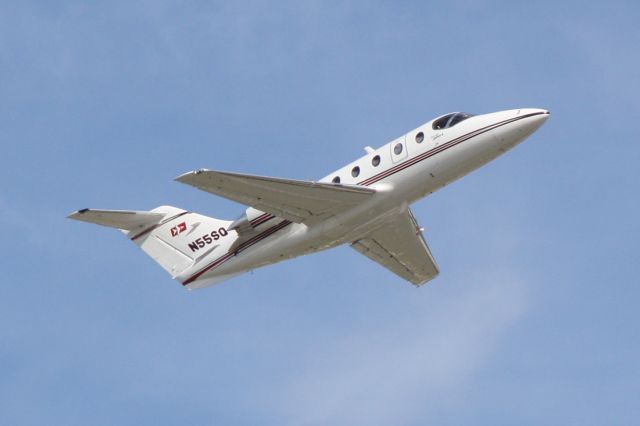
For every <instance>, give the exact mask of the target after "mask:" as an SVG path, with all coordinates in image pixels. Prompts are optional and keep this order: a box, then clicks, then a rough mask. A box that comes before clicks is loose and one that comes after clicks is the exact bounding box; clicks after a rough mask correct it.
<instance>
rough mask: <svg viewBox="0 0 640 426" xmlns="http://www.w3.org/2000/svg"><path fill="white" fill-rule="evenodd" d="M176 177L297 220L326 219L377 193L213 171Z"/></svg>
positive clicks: (359, 189)
mask: <svg viewBox="0 0 640 426" xmlns="http://www.w3.org/2000/svg"><path fill="white" fill-rule="evenodd" d="M176 180H177V181H178V182H182V183H185V184H187V185H191V186H195V187H196V188H198V189H201V190H203V191H206V192H210V193H212V194H216V195H219V196H221V197H225V198H228V199H230V200H233V201H237V202H239V203H242V204H246V205H248V206H251V207H254V208H256V209H258V210H261V211H264V212H267V213H271V214H272V215H274V216H279V217H281V218H284V219H287V220H290V221H292V222H296V223H302V222H308V221H311V220H314V219H323V218H327V217H329V216H332V215H334V214H336V213H338V212H341V211H344V210H346V209H348V208H350V207H353V206H355V205H358V204H360V203H361V202H363V201H365V200H367V199H368V198H369V197H370V196H371V195H373V194H375V192H376V191H375V190H374V189H371V188H367V187H363V186H356V185H338V184H332V183H320V182H309V181H303V180H293V179H282V178H274V177H266V176H255V175H246V174H240V173H231V172H220V171H215V170H197V171H193V172H189V173H185V174H183V175H181V176H178V177H177V178H176Z"/></svg>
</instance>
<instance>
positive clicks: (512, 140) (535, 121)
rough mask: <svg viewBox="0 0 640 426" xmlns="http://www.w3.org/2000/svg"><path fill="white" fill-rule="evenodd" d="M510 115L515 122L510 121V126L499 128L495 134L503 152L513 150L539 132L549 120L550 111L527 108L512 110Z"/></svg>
mask: <svg viewBox="0 0 640 426" xmlns="http://www.w3.org/2000/svg"><path fill="white" fill-rule="evenodd" d="M511 114H513V115H511ZM509 115H511V117H513V118H514V120H508V124H506V125H504V126H500V127H498V128H497V129H496V131H495V133H494V136H495V138H496V142H497V143H498V146H499V147H500V149H503V150H505V149H510V148H512V147H513V146H515V145H517V144H519V143H520V142H522V141H523V140H525V139H526V138H527V137H528V136H529V135H531V134H532V133H533V132H535V131H536V130H538V129H539V128H540V126H542V125H543V124H544V122H545V121H547V119H548V118H549V111H547V110H545V109H535V108H527V109H518V110H512V111H510V114H509ZM509 115H507V117H508V116H509ZM514 116H515V117H514Z"/></svg>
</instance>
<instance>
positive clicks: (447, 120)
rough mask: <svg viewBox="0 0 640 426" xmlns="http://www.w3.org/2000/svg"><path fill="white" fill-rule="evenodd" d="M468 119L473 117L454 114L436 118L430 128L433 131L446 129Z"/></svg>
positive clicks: (459, 113) (460, 113) (465, 114)
mask: <svg viewBox="0 0 640 426" xmlns="http://www.w3.org/2000/svg"><path fill="white" fill-rule="evenodd" d="M470 117H473V115H472V114H467V113H464V112H454V113H451V114H447V115H445V116H443V117H440V118H438V119H437V120H435V121H434V122H433V124H432V125H431V127H433V130H442V129H448V128H449V127H453V126H455V125H456V124H458V123H460V122H461V121H464V120H466V119H467V118H470Z"/></svg>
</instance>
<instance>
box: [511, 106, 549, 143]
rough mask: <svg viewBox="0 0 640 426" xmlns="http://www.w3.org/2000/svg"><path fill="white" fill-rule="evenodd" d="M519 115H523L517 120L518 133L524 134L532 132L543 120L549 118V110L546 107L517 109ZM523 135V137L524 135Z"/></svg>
mask: <svg viewBox="0 0 640 426" xmlns="http://www.w3.org/2000/svg"><path fill="white" fill-rule="evenodd" d="M516 114H517V115H519V116H524V118H523V119H522V120H518V122H517V124H518V126H517V127H518V130H519V132H518V133H521V134H524V135H526V136H528V135H530V134H532V133H533V132H535V131H536V130H538V129H539V128H540V126H542V125H543V124H544V123H545V121H547V120H548V119H549V115H550V112H549V111H548V110H546V109H534V108H531V109H526V110H518V112H517V113H516ZM526 136H525V137H526Z"/></svg>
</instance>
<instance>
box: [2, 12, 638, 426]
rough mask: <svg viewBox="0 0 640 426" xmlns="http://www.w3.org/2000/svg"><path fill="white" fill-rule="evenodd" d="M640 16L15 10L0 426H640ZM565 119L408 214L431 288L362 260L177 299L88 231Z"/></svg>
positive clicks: (242, 280)
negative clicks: (408, 144)
mask: <svg viewBox="0 0 640 426" xmlns="http://www.w3.org/2000/svg"><path fill="white" fill-rule="evenodd" d="M639 22H640V6H639V5H638V3H637V2H635V1H626V2H625V1H611V2H605V3H603V2H583V1H564V2H563V1H537V2H514V1H469V0H467V1H447V2H333V1H326V2H299V1H292V2H269V1H251V2H209V1H180V2H179V1H126V2H80V1H42V2H33V1H6V2H2V4H0V136H1V138H2V142H1V143H2V145H1V146H2V148H3V149H2V151H3V152H2V156H0V167H1V170H2V173H3V175H2V176H3V179H2V182H3V183H2V185H1V186H0V230H1V232H2V235H3V238H2V243H3V244H2V245H1V246H0V247H1V248H0V250H1V258H2V266H3V268H2V269H3V278H2V286H1V289H2V293H1V294H0V320H1V322H0V424H6V425H42V424H61V425H62V424H64V425H86V424H92V425H114V424H118V425H158V424H161V425H165V424H166V425H174V424H181V425H183V424H195V425H204V424H229V425H328V424H332V425H343V424H344V425H423V424H433V425H462V424H464V425H492V426H495V425H540V424H563V425H567V424H568V425H603V424H607V425H636V424H638V418H640V332H639V319H640V314H639V300H640V285H639V284H640V283H639V276H640V267H639V264H640V259H639V256H638V239H639V237H640V232H639V231H640V225H639V221H638V217H639V215H640V211H639V210H640V208H639V206H640V202H639V200H638V194H639V191H638V170H639V164H640V145H639V143H640V141H639V136H640V132H639V130H638V123H639V121H640V108H639V106H638V98H639V95H640V89H639V88H640V71H639V69H640V30H639V29H638V28H639V27H638V23H639ZM519 107H540V108H548V109H550V110H551V112H552V116H551V118H550V119H549V120H548V121H547V123H546V124H545V125H544V126H543V127H542V128H541V129H540V130H539V131H538V132H537V133H535V134H534V135H533V136H532V137H531V138H530V139H529V140H527V141H526V142H525V143H524V144H522V145H520V146H518V147H517V148H516V149H515V150H513V151H511V152H509V153H508V154H506V155H505V156H503V157H501V158H499V159H498V160H496V161H495V162H493V163H491V164H489V165H488V166H486V167H485V168H483V169H481V170H479V171H477V172H475V173H473V174H471V175H469V176H468V177H466V178H464V179H463V180H461V181H458V182H456V183H455V184H453V185H451V186H449V187H446V188H445V189H443V190H442V191H440V192H438V193H436V194H434V195H433V196H431V197H429V198H427V199H425V200H422V201H421V202H419V203H417V204H416V205H414V207H413V208H414V212H415V214H416V216H417V218H418V220H419V222H420V223H421V225H422V226H424V227H425V228H426V237H427V240H428V242H429V244H430V246H431V249H432V251H433V253H434V255H435V257H436V259H437V261H438V263H439V265H440V268H441V271H442V272H441V275H440V276H439V277H438V278H437V279H436V280H435V281H433V282H431V283H430V284H429V285H427V286H425V287H423V288H420V289H416V288H414V287H413V286H411V285H409V284H407V283H406V282H404V281H402V280H401V279H400V278H398V277H396V276H394V275H393V274H391V273H389V272H388V271H386V270H384V269H382V268H381V267H380V266H378V265H376V264H374V263H372V262H370V261H369V260H367V259H366V258H364V257H363V256H361V255H359V254H358V253H356V252H355V251H353V250H352V249H350V248H349V247H340V248H337V249H335V250H331V251H327V252H323V253H320V254H316V255H312V256H308V257H304V258H299V259H296V260H293V261H290V262H285V263H281V264H278V265H275V266H270V267H267V268H264V269H259V270H257V271H255V272H254V273H252V274H246V275H243V276H240V277H238V278H235V279H233V280H232V281H229V282H226V283H223V284H221V285H219V286H215V287H212V288H208V289H205V290H201V291H195V292H188V291H185V290H184V289H183V288H182V287H181V286H180V285H179V284H178V283H176V282H173V281H172V280H171V279H170V277H169V276H168V275H166V274H165V272H164V271H163V270H162V269H161V268H160V267H159V266H157V265H156V264H155V263H154V262H153V261H152V260H151V259H149V258H147V257H146V256H145V255H144V254H143V253H142V252H141V251H139V250H138V248H137V247H135V246H134V245H132V244H130V243H129V242H128V241H127V240H126V239H125V238H123V236H122V235H121V234H119V233H118V232H115V231H112V230H109V229H106V228H101V227H95V226H90V225H86V224H82V223H78V222H74V221H70V220H67V219H65V216H66V215H67V214H68V213H70V212H72V211H73V210H76V209H79V208H83V207H94V208H121V209H140V210H147V209H151V208H153V207H155V206H158V205H161V204H172V205H176V206H180V207H183V208H186V209H189V210H193V211H197V212H201V213H203V214H208V215H211V216H216V217H219V218H224V219H234V218H235V217H237V215H238V214H239V213H240V212H241V211H242V210H243V207H242V206H240V205H238V204H234V203H231V202H229V201H226V200H224V199H221V198H217V197H214V196H211V195H209V194H206V193H203V192H199V191H197V190H195V189H193V188H189V187H187V186H184V185H180V184H178V183H175V182H173V181H172V179H173V178H174V177H175V176H177V175H179V174H181V173H184V172H186V171H189V170H192V169H195V168H201V167H207V168H211V169H223V170H231V171H238V172H246V173H255V174H266V175H272V176H281V177H290V178H297V179H317V178H319V177H321V176H324V175H325V174H327V173H328V172H330V171H332V170H334V169H336V168H338V167H340V166H342V165H343V164H345V163H348V162H350V161H352V160H353V159H355V158H357V157H359V156H360V155H362V153H363V150H362V148H363V147H364V146H366V145H371V146H376V147H377V146H380V145H382V144H384V143H386V142H388V141H389V140H391V139H393V138H395V137H397V136H399V135H401V134H403V133H404V132H406V131H408V130H410V129H412V128H415V127H416V126H418V125H420V124H422V123H424V122H426V121H428V120H430V119H432V118H433V117H435V116H437V115H440V114H444V113H447V112H450V111H458V110H462V111H468V112H472V113H486V112H492V111H497V110H503V109H510V108H519Z"/></svg>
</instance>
